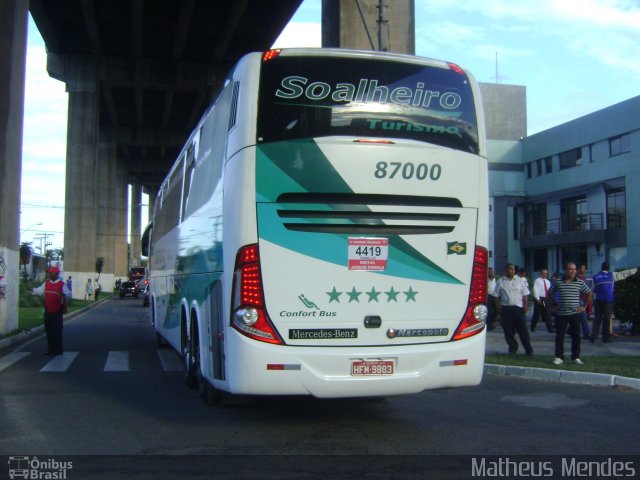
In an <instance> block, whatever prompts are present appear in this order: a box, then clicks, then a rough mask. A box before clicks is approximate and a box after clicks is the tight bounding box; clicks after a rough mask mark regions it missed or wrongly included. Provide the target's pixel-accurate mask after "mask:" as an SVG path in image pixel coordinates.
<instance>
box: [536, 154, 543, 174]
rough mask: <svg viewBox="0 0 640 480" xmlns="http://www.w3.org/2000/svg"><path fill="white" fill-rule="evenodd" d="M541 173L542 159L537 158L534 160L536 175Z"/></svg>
mask: <svg viewBox="0 0 640 480" xmlns="http://www.w3.org/2000/svg"><path fill="white" fill-rule="evenodd" d="M540 175H543V173H542V159H541V158H539V159H538V160H536V176H538V177H539V176H540Z"/></svg>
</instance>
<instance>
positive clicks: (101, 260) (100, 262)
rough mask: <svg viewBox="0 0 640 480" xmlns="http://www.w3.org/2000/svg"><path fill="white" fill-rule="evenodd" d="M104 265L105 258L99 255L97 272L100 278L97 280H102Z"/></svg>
mask: <svg viewBox="0 0 640 480" xmlns="http://www.w3.org/2000/svg"><path fill="white" fill-rule="evenodd" d="M102 267H104V258H102V257H98V258H97V259H96V272H98V278H97V279H96V281H99V280H100V274H101V273H102Z"/></svg>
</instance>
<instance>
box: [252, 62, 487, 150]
mask: <svg viewBox="0 0 640 480" xmlns="http://www.w3.org/2000/svg"><path fill="white" fill-rule="evenodd" d="M333 135H343V136H356V137H375V138H403V139H411V140H418V141H422V142H428V143H433V144H437V145H442V146H445V147H450V148H455V149H458V150H463V151H466V152H470V153H477V152H478V131H477V121H476V112H475V107H474V101H473V93H472V90H471V85H470V82H469V79H468V78H467V76H466V75H465V74H460V73H459V72H455V71H453V70H450V69H448V68H438V67H431V66H425V65H418V64H413V63H399V62H389V61H381V60H371V59H355V58H350V59H346V58H335V57H324V58H323V57H287V56H280V57H278V58H275V59H272V60H269V61H268V62H263V64H262V75H261V83H260V100H259V107H258V139H257V140H258V143H265V142H276V141H282V140H292V139H300V138H310V137H324V136H333Z"/></svg>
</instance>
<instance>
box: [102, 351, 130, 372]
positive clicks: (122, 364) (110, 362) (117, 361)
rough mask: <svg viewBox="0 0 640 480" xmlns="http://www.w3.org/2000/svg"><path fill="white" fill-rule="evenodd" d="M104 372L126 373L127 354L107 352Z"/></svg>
mask: <svg viewBox="0 0 640 480" xmlns="http://www.w3.org/2000/svg"><path fill="white" fill-rule="evenodd" d="M104 371H105V372H128V371H129V352H127V351H118V352H109V355H108V356H107V361H106V363H105V364H104Z"/></svg>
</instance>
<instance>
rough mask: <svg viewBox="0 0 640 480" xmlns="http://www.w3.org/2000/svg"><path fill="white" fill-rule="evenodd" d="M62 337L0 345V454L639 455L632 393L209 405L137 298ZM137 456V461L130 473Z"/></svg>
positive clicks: (107, 306)
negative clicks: (52, 352)
mask: <svg viewBox="0 0 640 480" xmlns="http://www.w3.org/2000/svg"><path fill="white" fill-rule="evenodd" d="M64 339H65V357H59V359H58V360H54V364H53V366H52V364H51V363H50V362H51V361H52V359H51V357H46V356H43V355H42V352H44V349H45V339H44V337H39V338H36V339H34V340H32V341H30V342H29V343H27V344H24V345H22V346H20V347H14V348H13V349H9V350H5V351H2V352H0V400H1V403H0V432H1V434H0V455H7V456H9V455H11V456H14V455H22V456H30V455H39V456H41V457H42V456H43V455H46V456H67V455H100V456H103V455H171V456H174V457H172V461H174V462H178V463H179V464H180V465H183V466H184V463H185V461H186V460H185V459H193V458H196V459H197V460H194V461H193V462H187V463H189V464H190V465H192V466H193V465H198V464H199V462H202V461H206V459H208V458H210V457H188V456H190V455H226V456H237V455H241V456H243V455H260V456H263V457H259V458H260V459H261V461H265V458H271V461H284V460H283V459H285V458H289V457H282V455H287V456H291V455H293V456H298V455H300V456H306V455H309V456H313V457H309V458H310V459H311V460H309V462H305V464H306V465H311V464H314V463H315V462H317V463H318V464H319V467H320V466H322V465H325V464H326V462H319V461H318V458H317V457H315V456H317V455H335V456H339V457H331V458H338V459H343V458H345V457H343V456H345V455H349V456H355V457H353V458H359V459H360V460H358V462H359V464H362V465H363V466H367V465H369V464H370V463H371V462H374V463H375V462H384V461H385V460H388V461H391V460H394V459H395V460H397V459H402V458H405V457H402V456H406V455H439V456H440V455H444V456H446V455H472V456H473V455H498V456H505V455H510V456H515V455H543V456H544V455H571V456H576V455H588V456H592V455H637V454H639V453H640V445H638V438H640V423H639V422H638V421H637V419H638V418H640V392H639V391H637V390H630V389H623V388H602V387H592V386H584V385H573V384H561V383H552V382H543V381H536V380H528V379H523V378H513V377H505V376H496V375H485V378H484V380H483V382H482V384H481V385H480V386H479V387H474V388H461V389H449V390H439V391H430V392H423V393H421V394H417V395H409V396H402V397H394V398H388V399H386V400H378V401H371V400H318V399H313V398H291V397H289V398H279V397H278V398H266V399H259V400H258V401H257V402H256V403H253V404H249V405H244V406H233V407H229V406H213V407H212V406H207V405H205V404H204V403H203V402H202V401H201V399H200V397H199V396H198V394H197V393H196V392H195V391H191V390H188V389H187V388H186V387H185V386H184V382H183V378H182V372H181V371H180V370H179V369H180V362H179V359H178V357H177V354H175V353H174V352H173V351H172V350H170V349H168V348H160V347H158V346H157V344H156V339H155V334H154V332H153V330H152V328H151V326H150V324H149V321H148V317H147V309H145V308H143V307H142V306H141V301H140V300H135V299H123V300H119V299H110V300H108V301H106V302H104V303H102V304H101V305H99V306H97V307H95V308H94V309H92V310H90V311H89V312H87V313H84V314H82V315H80V316H79V317H77V318H75V319H73V320H72V321H70V322H69V323H67V324H65V330H64ZM56 361H57V362H58V363H55V362H56ZM269 455H273V456H274V457H264V456H269ZM151 458H158V457H151ZM214 458H215V457H214ZM226 458H227V460H229V458H231V459H232V460H233V459H234V458H235V457H226ZM299 458H306V457H299ZM409 458H411V457H409ZM434 458H439V457H431V461H432V460H433V459H434ZM442 458H445V457H442ZM105 459H108V457H103V459H102V460H101V461H99V462H98V463H99V464H100V465H103V468H105V469H107V468H108V467H109V466H110V467H113V468H115V465H117V462H115V463H113V462H109V461H108V460H105ZM274 459H275V460H274ZM233 461H234V462H235V461H236V460H233ZM408 461H409V460H404V461H403V462H404V463H402V464H403V465H406V462H408ZM454 461H457V460H454ZM145 462H146V463H149V461H148V460H145V461H144V462H143V461H139V462H134V463H135V465H137V467H136V469H137V470H136V471H137V472H138V473H140V472H144V467H142V466H141V465H142V464H143V463H145ZM237 462H238V464H237V465H236V464H235V463H234V465H236V466H237V467H238V468H239V467H241V466H246V463H247V462H244V461H242V460H239V461H237ZM218 463H219V462H218ZM356 463H357V462H356ZM257 464H260V462H257ZM287 465H289V464H287ZM349 465H351V466H353V463H349ZM193 468H195V467H193ZM202 468H208V467H205V466H203V467H202ZM292 468H294V467H292ZM295 468H299V465H298V464H297V463H296V464H295ZM309 468H311V467H309ZM464 468H467V466H464ZM638 468H639V470H638V471H639V472H640V462H639V463H638ZM2 469H3V467H2V466H0V472H2ZM401 470H402V469H401ZM100 471H101V470H99V468H98V467H96V470H95V471H94V473H96V474H97V473H99V472H100ZM171 471H172V470H171V469H170V468H168V469H167V470H166V472H171ZM312 471H313V470H312ZM376 471H382V472H384V468H382V469H378V470H376ZM166 472H165V473H166ZM156 473H158V472H156ZM192 473H194V475H195V471H194V472H192ZM129 474H131V472H129ZM68 478H74V477H72V476H69V477H68ZM75 478H79V477H75ZM87 478H89V477H87ZM91 478H98V477H91ZM100 478H109V476H108V475H107V476H104V477H100ZM140 478H144V477H140ZM158 478H164V477H158ZM173 478H175V477H173ZM210 478H211V477H210ZM215 478H218V477H215ZM220 478H227V477H220ZM228 478H237V477H234V476H233V475H232V473H229V477H228ZM264 478H267V477H264ZM269 478H275V477H269ZM283 478H284V477H283ZM287 478H289V477H287ZM290 478H296V477H290ZM297 478H301V477H297ZM305 478H306V477H305ZM386 478H394V477H393V476H391V477H389V476H387V477H386ZM398 478H399V477H398ZM402 478H409V476H403V477H402ZM422 478H425V477H422ZM436 478H437V477H436ZM443 478H444V477H443Z"/></svg>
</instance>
